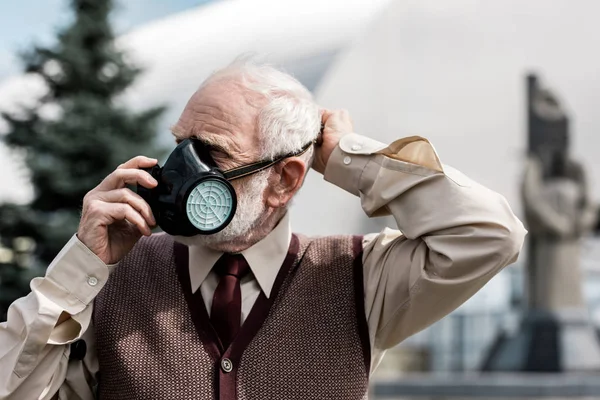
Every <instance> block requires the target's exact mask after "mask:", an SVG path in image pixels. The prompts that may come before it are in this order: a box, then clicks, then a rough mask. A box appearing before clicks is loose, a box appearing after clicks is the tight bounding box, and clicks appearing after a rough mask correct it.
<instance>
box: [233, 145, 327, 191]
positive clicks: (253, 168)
mask: <svg viewBox="0 0 600 400" xmlns="http://www.w3.org/2000/svg"><path fill="white" fill-rule="evenodd" d="M315 142H316V140H313V141H312V142H309V143H308V144H307V145H306V146H304V147H303V148H302V149H301V150H300V151H299V152H298V153H289V154H286V155H284V156H282V157H279V158H276V159H275V160H264V161H258V162H255V163H253V164H248V165H242V166H241V167H237V168H232V169H229V170H227V171H225V172H223V175H224V176H225V179H227V180H228V181H232V180H234V179H239V178H243V177H244V176H248V175H252V174H255V173H257V172H259V171H262V170H265V169H267V168H269V167H270V166H273V165H275V164H277V163H278V162H280V161H281V160H285V159H286V158H290V157H298V156H301V155H302V154H304V153H306V151H307V150H308V149H309V148H310V146H311V145H312V144H313V143H315Z"/></svg>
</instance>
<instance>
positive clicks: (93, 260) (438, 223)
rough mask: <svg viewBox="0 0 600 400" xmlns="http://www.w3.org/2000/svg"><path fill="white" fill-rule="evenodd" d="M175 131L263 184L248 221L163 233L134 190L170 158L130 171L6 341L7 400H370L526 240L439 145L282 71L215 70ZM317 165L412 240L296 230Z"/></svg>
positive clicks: (150, 182) (112, 182)
mask: <svg viewBox="0 0 600 400" xmlns="http://www.w3.org/2000/svg"><path fill="white" fill-rule="evenodd" d="M321 124H323V129H322V136H321V137H320V138H319V140H317V139H318V135H319V132H320V131H321ZM172 131H173V133H174V135H175V137H176V139H177V141H178V142H182V145H184V143H190V141H189V139H191V138H194V143H195V144H196V145H198V146H200V147H201V148H204V149H208V152H209V155H204V156H203V157H205V158H206V157H209V158H210V159H212V160H213V161H214V164H215V165H216V166H218V167H219V168H220V170H222V171H225V173H227V171H232V170H236V171H240V170H243V171H246V172H247V173H246V174H244V175H245V176H243V177H241V178H239V179H235V180H232V181H231V183H232V186H233V188H234V190H235V196H236V197H237V211H236V212H235V215H234V217H233V219H232V220H231V222H230V223H229V224H228V225H227V226H226V227H225V228H224V229H222V230H221V231H219V232H217V233H214V234H208V235H202V234H197V235H185V236H178V235H177V234H174V235H168V234H166V233H161V234H155V235H152V234H151V228H152V227H153V226H154V225H155V224H156V221H155V216H154V215H153V212H152V211H153V210H152V209H151V207H150V206H149V205H148V203H146V202H145V201H144V200H143V199H142V197H140V196H139V195H138V194H135V193H134V192H133V191H131V190H129V189H127V188H126V185H128V184H136V185H139V186H141V187H145V188H148V189H152V188H155V187H156V186H157V185H158V184H159V183H158V182H157V181H156V180H155V179H154V178H153V177H152V176H151V175H150V174H149V173H148V172H146V171H145V170H143V169H142V168H150V167H153V166H155V165H156V163H157V161H156V160H154V159H150V158H146V157H142V156H140V157H136V158H134V159H132V160H129V161H127V162H126V163H124V164H123V165H121V166H119V167H118V168H117V169H116V170H115V171H114V172H113V173H112V174H110V175H109V176H108V177H106V179H105V180H104V181H103V182H101V183H100V184H99V185H98V187H96V188H95V189H93V190H92V191H90V192H89V193H88V194H87V196H86V197H85V198H84V201H83V212H82V217H81V223H80V226H79V229H78V232H77V235H74V236H73V238H72V239H71V241H70V242H69V243H67V245H66V246H65V247H64V249H63V250H62V251H61V253H60V254H59V255H58V256H57V257H56V259H55V260H54V261H53V262H52V264H51V265H50V267H49V268H48V272H47V274H46V276H45V277H44V278H36V279H34V280H33V282H32V284H31V288H32V292H31V294H29V295H28V296H27V297H25V298H22V299H19V300H17V301H16V302H15V303H14V304H13V305H12V306H11V308H10V310H9V314H8V321H7V322H6V323H4V324H2V325H1V326H0V399H51V398H59V399H92V398H100V399H206V398H219V399H236V398H238V399H271V398H281V399H302V400H304V399H311V398H315V399H316V398H318V399H363V398H366V396H367V391H368V383H369V376H370V374H371V373H372V371H373V370H374V369H375V368H376V367H377V365H378V364H379V362H380V361H381V359H382V357H383V355H384V352H385V351H386V350H387V349H389V348H391V347H392V346H395V345H396V344H398V343H400V342H401V341H402V340H404V339H405V338H407V337H408V336H410V335H412V334H414V333H416V332H418V331H420V330H422V329H424V328H425V327H427V326H428V325H430V324H432V323H434V322H435V321H437V320H439V319H440V318H442V317H443V316H444V315H446V314H448V313H449V312H451V311H452V310H454V309H456V308H457V307H458V306H459V305H461V304H462V303H463V302H464V301H466V300H467V299H468V298H469V297H470V296H472V295H473V294H474V293H475V292H477V291H478V290H479V289H480V288H481V287H482V286H483V285H484V284H485V283H486V282H487V281H488V280H489V279H491V278H492V277H493V276H494V275H495V274H496V273H497V272H498V271H500V270H501V269H502V268H503V267H504V266H506V265H508V264H510V263H512V262H514V261H515V260H516V258H517V255H518V253H519V251H520V248H521V245H522V243H523V239H524V235H525V230H524V228H523V226H522V224H521V222H520V221H519V220H518V219H517V218H516V217H515V216H514V215H513V213H512V211H511V209H510V207H509V205H508V204H507V202H506V201H505V199H504V198H503V197H502V196H500V195H498V194H496V193H494V192H492V191H491V190H489V189H486V188H485V187H482V186H480V185H478V184H477V183H475V182H473V181H471V180H469V179H468V178H467V177H465V176H464V175H462V174H461V173H459V172H458V171H456V170H454V169H452V168H450V167H448V166H445V165H442V163H441V162H440V160H439V159H438V156H437V154H436V152H435V150H434V149H433V147H432V146H431V145H430V144H429V142H428V141H427V140H426V139H423V138H421V137H409V138H404V139H399V140H397V141H395V142H394V143H392V144H390V145H389V146H385V145H382V144H381V143H378V142H376V141H374V140H372V139H369V138H367V137H364V136H359V135H357V134H355V133H353V128H352V123H351V122H350V118H349V116H348V113H346V112H343V111H334V112H330V111H322V110H320V109H319V107H318V106H317V105H316V104H315V103H314V102H313V100H312V98H311V95H310V93H309V92H308V91H307V90H306V89H305V88H304V87H303V86H302V85H301V84H300V83H298V82H297V81H296V80H295V79H293V78H292V77H290V76H288V75H286V74H284V73H282V72H280V71H278V70H276V69H274V68H272V67H269V66H265V65H259V64H256V63H252V62H236V63H234V64H232V65H230V66H229V67H227V68H225V69H223V70H221V71H219V72H217V73H215V74H214V75H213V76H211V77H210V78H209V79H208V80H207V81H206V82H205V83H204V84H203V85H202V86H201V88H200V89H199V90H198V91H197V92H196V93H195V94H194V95H193V96H192V98H191V99H190V101H189V103H188V104H187V106H186V107H185V109H184V110H183V113H182V115H181V117H180V119H179V121H178V122H177V124H176V125H175V126H174V127H173V129H172ZM186 141H187V142H186ZM180 146H181V145H180ZM179 148H180V147H178V149H179ZM176 151H179V150H176ZM174 154H175V153H174ZM265 160H267V161H268V163H266V164H265V163H262V161H265ZM186 162H199V161H197V160H196V161H194V160H191V159H188V160H187V161H186ZM256 165H260V166H262V167H261V168H262V169H261V168H255V166H256ZM265 165H266V166H265ZM311 166H312V168H313V169H315V170H316V171H317V172H319V173H321V174H324V177H325V179H326V180H327V181H329V182H331V183H332V184H334V185H336V186H338V187H341V188H343V189H345V190H346V191H348V192H350V193H351V194H353V195H355V196H359V197H360V201H361V203H362V208H363V209H364V210H365V212H366V213H367V214H368V215H369V216H373V215H384V214H391V215H393V216H394V218H395V220H396V222H397V224H398V228H399V230H390V229H386V230H384V231H383V232H381V233H379V234H373V235H369V236H365V237H359V236H336V237H320V238H310V237H306V236H303V235H296V234H293V233H292V231H291V228H290V223H289V218H288V212H287V211H288V207H289V205H290V203H291V200H292V198H293V197H294V195H295V194H296V193H297V192H298V190H300V187H301V186H302V183H303V182H304V179H305V176H306V174H307V172H308V170H309V169H310V168H311ZM240 168H241V169H240ZM154 211H156V209H154ZM175 217H177V218H179V217H182V215H174V218H175ZM183 217H185V215H183ZM188 217H189V218H192V217H191V216H189V215H188ZM306 218H310V216H306ZM159 222H160V221H159ZM161 226H162V225H161ZM175 228H176V229H179V228H178V227H177V226H175ZM141 236H145V237H143V238H141V240H140V237H141Z"/></svg>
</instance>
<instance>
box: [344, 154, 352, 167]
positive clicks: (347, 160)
mask: <svg viewBox="0 0 600 400" xmlns="http://www.w3.org/2000/svg"><path fill="white" fill-rule="evenodd" d="M350 162H352V159H351V158H350V157H349V156H346V157H344V164H346V165H348V164H350Z"/></svg>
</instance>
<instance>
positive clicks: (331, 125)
mask: <svg viewBox="0 0 600 400" xmlns="http://www.w3.org/2000/svg"><path fill="white" fill-rule="evenodd" d="M322 119H323V135H322V137H321V139H320V142H319V143H317V146H316V147H315V160H314V162H313V166H312V167H313V169H314V170H315V171H317V172H320V173H321V174H324V173H325V167H326V166H327V161H329V157H330V156H331V153H333V150H334V149H335V148H336V147H337V145H338V143H339V142H340V139H341V138H342V136H344V135H346V134H348V133H352V132H354V127H353V126H352V119H351V118H350V114H349V113H348V111H346V110H335V111H329V110H323V117H322Z"/></svg>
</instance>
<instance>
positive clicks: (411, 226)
mask: <svg viewBox="0 0 600 400" xmlns="http://www.w3.org/2000/svg"><path fill="white" fill-rule="evenodd" d="M361 142H362V143H369V145H367V146H365V147H364V148H362V149H361V148H359V145H357V144H359V143H361ZM325 179H326V180H328V181H329V182H332V183H334V184H336V185H337V186H340V187H341V188H343V189H345V190H347V191H348V192H350V193H353V194H355V195H357V196H359V197H360V200H361V205H362V208H363V210H364V211H365V213H366V214H367V215H368V216H379V215H392V216H393V217H394V219H395V221H396V223H397V226H398V229H399V230H394V229H388V228H386V229H385V230H384V231H382V232H381V233H379V234H372V235H368V236H366V237H365V241H364V243H363V247H364V253H363V267H364V274H363V275H364V287H365V313H366V317H367V322H368V325H369V334H370V338H371V347H372V350H373V356H374V357H373V358H374V359H373V364H372V365H373V367H376V365H377V363H378V362H379V359H380V357H381V356H382V354H383V351H384V350H385V349H388V348H390V347H392V346H394V345H396V344H398V343H399V342H401V341H402V340H403V339H405V338H406V337H408V336H410V335H412V334H414V333H416V332H418V331H420V330H422V329H424V328H426V327H427V326H429V325H431V324H432V323H434V322H435V321H437V320H439V319H440V318H442V317H443V316H445V315H447V314H448V313H450V312H451V311H453V310H454V309H456V308H457V307H458V306H460V305H461V304H462V303H464V302H465V301H466V300H467V299H468V298H469V297H471V296H472V295H473V294H474V293H476V292H477V291H478V290H479V289H481V287H482V286H483V285H484V284H485V283H486V282H488V281H489V279H491V278H492V277H493V276H494V275H495V274H496V273H497V272H498V271H500V270H501V269H502V268H503V267H505V266H506V265H508V264H510V263H512V262H514V261H515V260H516V259H517V256H518V254H519V252H520V250H521V246H522V244H523V241H524V236H525V234H526V230H525V229H524V227H523V225H522V223H521V221H519V219H518V218H517V217H516V216H515V215H514V213H513V212H512V210H511V208H510V206H509V205H508V203H507V201H506V200H505V199H504V197H502V196H501V195H499V194H498V193H495V192H493V191H491V190H489V189H487V188H485V187H483V186H481V185H479V184H478V183H476V182H474V181H472V180H471V179H469V178H468V177H466V176H465V175H464V174H462V173H461V172H459V171H457V170H456V169H454V168H452V167H450V166H447V165H444V164H442V163H441V161H440V159H439V157H438V155H437V153H436V151H435V149H434V147H433V145H431V143H429V142H428V141H427V140H426V139H424V138H422V137H419V136H413V137H408V138H404V139H400V140H397V141H395V142H393V143H392V144H391V145H389V146H384V145H381V144H380V143H378V144H375V143H373V142H368V141H367V140H366V139H365V138H363V137H361V136H359V135H348V136H347V137H344V138H343V139H342V140H341V141H340V144H339V146H338V148H336V150H335V151H334V152H333V154H332V156H331V158H330V160H329V162H328V165H327V168H326V171H325Z"/></svg>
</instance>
